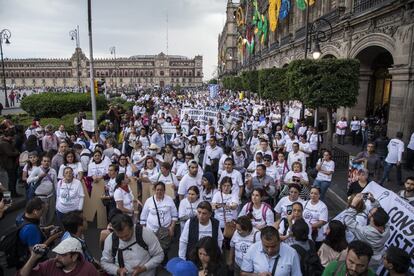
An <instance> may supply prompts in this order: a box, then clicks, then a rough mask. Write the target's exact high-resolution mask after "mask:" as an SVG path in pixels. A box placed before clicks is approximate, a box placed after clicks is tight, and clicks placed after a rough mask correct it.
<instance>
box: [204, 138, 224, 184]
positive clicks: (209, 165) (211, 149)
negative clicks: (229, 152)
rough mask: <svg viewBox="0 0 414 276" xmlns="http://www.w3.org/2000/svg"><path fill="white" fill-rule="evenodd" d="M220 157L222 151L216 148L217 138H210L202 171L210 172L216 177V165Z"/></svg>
mask: <svg viewBox="0 0 414 276" xmlns="http://www.w3.org/2000/svg"><path fill="white" fill-rule="evenodd" d="M222 155H223V149H222V148H220V147H219V146H217V138H216V137H215V136H211V137H210V139H209V145H208V146H207V147H206V152H205V154H204V158H203V170H204V171H210V172H212V173H213V174H214V176H217V172H218V167H219V166H218V163H219V160H220V158H221V156H222Z"/></svg>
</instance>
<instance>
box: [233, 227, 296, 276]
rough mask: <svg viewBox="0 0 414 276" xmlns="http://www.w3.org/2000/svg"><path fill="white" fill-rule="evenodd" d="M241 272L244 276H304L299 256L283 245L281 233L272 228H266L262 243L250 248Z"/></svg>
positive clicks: (261, 239) (262, 235)
mask: <svg viewBox="0 0 414 276" xmlns="http://www.w3.org/2000/svg"><path fill="white" fill-rule="evenodd" d="M241 271H242V272H241V275H242V276H249V275H260V274H259V273H263V274H262V275H269V274H270V275H280V276H288V275H295V276H296V275H297V276H302V272H301V269H300V259H299V256H298V254H297V253H296V251H295V249H293V248H292V247H290V246H289V245H286V244H284V243H281V241H280V238H279V232H278V231H277V230H276V229H275V228H274V227H272V226H266V227H264V228H263V229H262V231H261V233H260V241H259V242H256V243H255V244H253V245H251V246H250V247H249V249H248V250H247V252H246V255H245V257H244V258H243V263H242V266H241ZM265 272H267V274H264V273H265Z"/></svg>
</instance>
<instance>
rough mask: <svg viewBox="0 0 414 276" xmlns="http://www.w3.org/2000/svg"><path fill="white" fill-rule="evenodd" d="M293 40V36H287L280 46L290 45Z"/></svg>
mask: <svg viewBox="0 0 414 276" xmlns="http://www.w3.org/2000/svg"><path fill="white" fill-rule="evenodd" d="M291 40H292V34H288V35H287V36H284V37H282V39H280V46H283V45H286V44H289V43H290V42H291Z"/></svg>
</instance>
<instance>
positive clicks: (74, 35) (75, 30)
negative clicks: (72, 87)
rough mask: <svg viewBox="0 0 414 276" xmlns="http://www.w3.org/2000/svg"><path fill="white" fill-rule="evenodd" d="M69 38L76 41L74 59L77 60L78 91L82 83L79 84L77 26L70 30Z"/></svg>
mask: <svg viewBox="0 0 414 276" xmlns="http://www.w3.org/2000/svg"><path fill="white" fill-rule="evenodd" d="M69 36H70V39H71V40H75V41H76V58H77V62H76V64H77V66H76V67H77V75H78V90H80V88H81V86H82V83H81V79H80V77H81V76H80V64H79V63H80V61H79V49H80V39H79V25H78V26H76V29H74V30H71V31H70V32H69Z"/></svg>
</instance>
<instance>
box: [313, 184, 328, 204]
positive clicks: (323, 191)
mask: <svg viewBox="0 0 414 276" xmlns="http://www.w3.org/2000/svg"><path fill="white" fill-rule="evenodd" d="M330 185H331V182H330V181H324V180H317V179H315V181H313V187H317V188H319V189H320V190H321V198H320V199H321V200H322V201H323V202H325V194H326V192H327V191H328V188H329V186H330Z"/></svg>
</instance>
